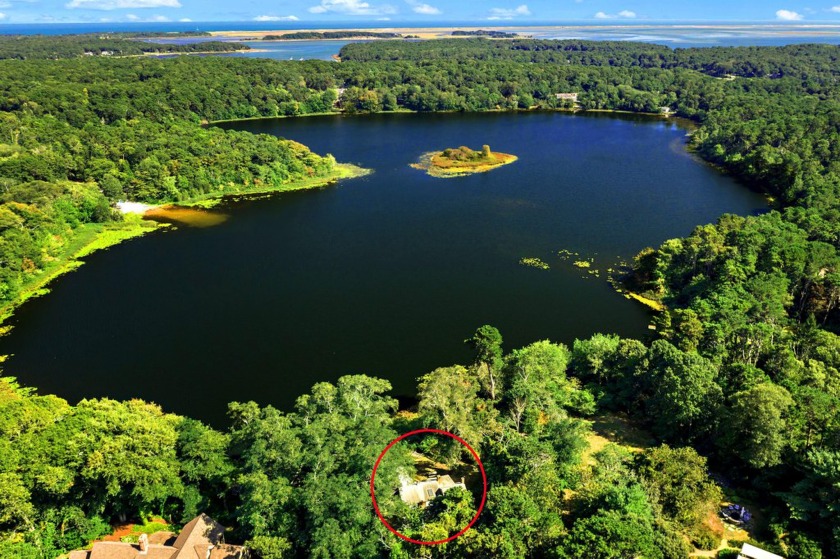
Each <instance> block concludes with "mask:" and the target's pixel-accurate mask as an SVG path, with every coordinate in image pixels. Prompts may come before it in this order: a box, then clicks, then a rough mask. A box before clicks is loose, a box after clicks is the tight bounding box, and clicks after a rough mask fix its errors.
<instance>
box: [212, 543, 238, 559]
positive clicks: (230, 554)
mask: <svg viewBox="0 0 840 559" xmlns="http://www.w3.org/2000/svg"><path fill="white" fill-rule="evenodd" d="M241 558H242V547H241V546H238V545H228V544H221V545H217V546H216V547H214V548H213V549H212V550H211V551H210V559H241Z"/></svg>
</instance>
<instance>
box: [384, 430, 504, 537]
mask: <svg viewBox="0 0 840 559" xmlns="http://www.w3.org/2000/svg"><path fill="white" fill-rule="evenodd" d="M423 433H432V434H434V435H443V436H445V437H450V438H452V439H455V440H456V441H458V442H459V443H461V444H462V445H464V446H465V447H467V450H469V451H470V454H472V455H473V458H475V462H476V464H478V469H479V470H481V480H482V481H483V483H484V488H483V490H482V492H481V504H480V505H478V511H476V513H475V516H474V517H473V519H472V520H470V523H469V524H467V527H466V528H464V529H463V530H461V531H460V532H458V533H457V534H455V535H454V536H450V537H448V538H446V539H445V540H438V541H436V542H423V541H420V540H415V539H412V538H409V537H408V536H406V535H404V534H402V533H400V532H399V531H398V530H397V529H395V528H394V527H393V526H391V525H390V524H389V523H388V521H387V520H385V517H384V516H382V512H381V511H380V510H379V504H378V503H377V502H376V492H375V491H374V488H373V481H374V480H375V479H376V470H378V469H379V464H380V462H382V459H383V458H384V457H385V455H386V454H387V453H388V451H389V450H391V448H392V447H393V446H394V445H395V444H397V443H398V442H400V441H402V440H405V439H407V438H408V437H411V436H413V435H421V434H423ZM370 498H371V500H373V510H375V511H376V516H378V517H379V520H380V521H381V522H382V524H384V525H385V527H386V528H388V530H389V531H390V532H391V533H392V534H394V535H395V536H397V537H398V538H400V539H403V540H405V541H407V542H409V543H413V544H417V545H440V544H443V543H449V542H451V541H453V540H455V539H457V538H460V537H461V536H463V535H464V534H466V533H467V531H468V530H469V529H470V528H472V527H473V525H474V524H475V523H476V521H477V520H478V517H479V516H481V511H483V510H484V503H486V502H487V474H486V473H485V472H484V464H482V463H481V458H479V457H478V454H477V453H476V451H475V450H473V447H471V446H470V445H469V443H467V441H465V440H464V439H462V438H461V437H459V436H458V435H455V434H453V433H450V432H448V431H441V430H440V429H417V430H416V431H411V432H409V433H406V434H405V435H400V436H399V437H397V438H396V439H394V440H393V441H391V442H390V443H388V446H386V447H385V450H383V451H382V453H381V454H380V455H379V458H377V459H376V464H374V466H373V474H371V476H370Z"/></svg>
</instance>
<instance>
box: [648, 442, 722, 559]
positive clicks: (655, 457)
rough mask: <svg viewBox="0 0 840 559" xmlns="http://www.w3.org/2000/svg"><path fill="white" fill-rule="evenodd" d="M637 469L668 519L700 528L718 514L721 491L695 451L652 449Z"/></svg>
mask: <svg viewBox="0 0 840 559" xmlns="http://www.w3.org/2000/svg"><path fill="white" fill-rule="evenodd" d="M636 469H637V471H638V474H639V476H640V477H641V480H642V484H643V485H644V487H645V490H646V491H647V493H648V495H650V499H651V502H653V503H656V505H657V506H658V507H660V508H661V510H662V513H663V514H664V515H665V517H666V518H667V519H669V520H672V521H674V522H677V523H678V524H680V525H682V526H683V527H685V528H692V527H695V528H696V527H699V525H700V524H701V523H702V522H703V520H704V518H705V517H706V516H707V515H708V514H710V513H715V512H717V507H718V505H719V503H720V502H721V498H722V495H721V492H720V489H719V488H718V487H717V485H715V484H714V482H712V480H711V479H709V476H708V472H707V471H706V459H705V458H703V457H702V456H700V455H699V454H697V452H696V451H695V450H694V449H692V448H688V447H686V448H676V449H672V448H670V447H669V446H667V445H663V446H660V447H657V448H652V449H649V450H647V451H645V453H644V454H642V455H640V456H639V458H638V463H637V466H636ZM704 549H705V548H704Z"/></svg>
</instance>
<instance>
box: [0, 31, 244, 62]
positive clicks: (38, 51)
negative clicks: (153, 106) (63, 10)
mask: <svg viewBox="0 0 840 559" xmlns="http://www.w3.org/2000/svg"><path fill="white" fill-rule="evenodd" d="M200 34H201V33H195V34H191V35H200ZM143 36H144V34H142V33H113V34H111V35H96V34H88V35H60V36H49V35H35V36H30V35H3V36H2V38H0V59H17V60H37V59H44V58H47V59H51V60H58V59H60V58H78V57H81V56H137V55H143V54H189V53H192V52H233V51H239V50H249V49H250V48H251V47H249V46H248V45H245V44H242V43H230V42H225V41H203V42H196V43H186V44H165V43H155V42H151V41H143V40H140V39H141V38H142V37H143Z"/></svg>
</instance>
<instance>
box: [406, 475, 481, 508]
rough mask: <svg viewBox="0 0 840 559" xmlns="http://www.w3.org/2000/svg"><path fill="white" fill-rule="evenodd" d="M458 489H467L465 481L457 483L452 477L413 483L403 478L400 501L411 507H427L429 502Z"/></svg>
mask: <svg viewBox="0 0 840 559" xmlns="http://www.w3.org/2000/svg"><path fill="white" fill-rule="evenodd" d="M456 487H460V488H461V489H464V490H466V489H467V486H466V485H464V480H463V479H462V480H461V482H460V483H455V482H454V481H453V480H452V478H451V477H450V476H441V477H439V478H430V479H427V480H425V481H415V482H413V483H412V482H411V480H409V479H407V478H403V480H402V487H400V499H402V500H403V502H405V503H408V504H409V505H420V506H426V504H427V503H428V502H429V501H432V500H434V499H435V498H436V497H438V496H440V495H443V494H444V493H446V492H447V491H449V490H450V489H454V488H456Z"/></svg>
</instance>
